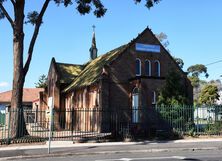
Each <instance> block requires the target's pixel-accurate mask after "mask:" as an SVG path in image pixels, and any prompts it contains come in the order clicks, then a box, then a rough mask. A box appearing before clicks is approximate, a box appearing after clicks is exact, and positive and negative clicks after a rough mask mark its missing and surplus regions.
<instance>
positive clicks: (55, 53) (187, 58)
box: [0, 0, 222, 92]
mask: <svg viewBox="0 0 222 161" xmlns="http://www.w3.org/2000/svg"><path fill="white" fill-rule="evenodd" d="M103 1H104V5H105V6H106V7H107V8H108V11H107V13H106V15H105V17H103V18H100V19H97V18H95V17H94V16H93V14H89V15H86V16H80V15H79V14H78V13H77V11H76V10H75V5H73V6H71V7H68V8H64V7H62V6H60V7H57V6H56V5H54V4H53V3H51V5H50V6H49V8H48V10H47V12H46V15H45V17H44V23H43V25H42V26H41V29H40V34H39V37H38V39H37V43H36V46H35V50H34V55H33V61H32V63H31V67H30V70H29V72H28V75H27V77H26V83H25V87H34V83H35V82H37V81H38V77H39V76H40V75H42V74H47V72H48V69H49V64H50V61H51V58H52V57H55V58H56V60H57V61H58V62H65V63H73V64H82V63H85V62H87V61H88V60H89V48H90V44H91V38H92V25H93V24H95V25H96V40H97V47H98V50H99V55H100V54H103V53H105V52H107V51H109V50H111V49H113V48H115V47H118V46H120V45H122V44H125V43H127V42H129V41H130V40H131V39H133V38H135V37H136V36H137V35H138V33H140V32H142V31H143V30H144V29H145V27H147V26H149V27H150V28H151V29H152V31H153V32H154V33H160V32H164V33H166V34H167V35H168V40H169V42H170V45H169V49H170V51H171V54H172V55H174V56H176V57H180V58H182V59H183V60H184V62H185V66H184V70H186V69H187V67H189V66H190V65H193V64H209V63H212V62H215V61H218V60H222V45H221V38H222V21H221V17H222V10H221V7H222V1H221V0H214V1H213V2H210V1H203V0H195V1H194V0H180V1H179V0H162V2H161V3H159V4H158V5H156V6H155V7H154V8H152V9H151V10H148V9H147V8H145V7H144V3H141V4H139V5H135V4H134V2H133V0H121V1H120V0H112V1H110V0H103ZM9 3H10V2H9V1H8V2H6V8H7V9H8V10H9V12H10V10H11V6H10V5H9ZM41 3H42V0H41V1H40V0H38V1H36V0H29V1H28V2H27V6H26V11H30V10H33V6H35V8H34V10H38V9H39V8H40V6H41ZM10 14H11V15H12V13H11V12H10ZM32 31H33V27H32V26H31V25H25V32H26V35H25V36H26V37H25V38H26V39H25V53H26V51H27V50H26V49H27V46H28V43H29V40H30V36H31V33H32ZM12 54H13V53H12V30H11V28H10V25H9V23H8V22H7V20H3V21H0V92H1V91H6V90H9V89H11V84H12V61H13V60H12ZM25 56H26V54H25ZM221 67H222V63H217V64H214V65H210V66H208V72H209V74H210V77H209V78H208V79H207V80H211V79H219V78H220V75H221V74H222V71H221Z"/></svg>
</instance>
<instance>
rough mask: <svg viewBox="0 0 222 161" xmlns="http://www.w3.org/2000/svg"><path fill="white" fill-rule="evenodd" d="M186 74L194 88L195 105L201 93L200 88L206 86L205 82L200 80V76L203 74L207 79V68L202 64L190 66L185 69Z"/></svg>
mask: <svg viewBox="0 0 222 161" xmlns="http://www.w3.org/2000/svg"><path fill="white" fill-rule="evenodd" d="M187 72H188V74H189V77H188V78H189V79H190V81H191V84H192V86H193V87H194V89H193V90H194V92H193V93H194V102H195V104H199V103H200V102H199V95H200V92H201V88H202V87H203V86H204V85H205V84H207V82H206V81H204V80H201V79H200V75H201V74H203V75H204V76H205V77H206V78H208V76H209V74H208V72H207V67H206V66H205V65H203V64H196V65H192V66H190V67H188V68H187Z"/></svg>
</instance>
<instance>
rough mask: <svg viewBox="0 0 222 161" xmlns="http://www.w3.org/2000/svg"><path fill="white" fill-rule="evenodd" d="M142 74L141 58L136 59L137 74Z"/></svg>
mask: <svg viewBox="0 0 222 161" xmlns="http://www.w3.org/2000/svg"><path fill="white" fill-rule="evenodd" d="M140 75H141V61H140V59H139V58H137V59H136V76H140Z"/></svg>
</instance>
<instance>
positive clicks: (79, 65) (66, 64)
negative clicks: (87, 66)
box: [56, 62, 83, 66]
mask: <svg viewBox="0 0 222 161" xmlns="http://www.w3.org/2000/svg"><path fill="white" fill-rule="evenodd" d="M56 64H62V65H73V66H74V65H75V66H77V65H78V66H83V65H82V64H72V63H61V62H56Z"/></svg>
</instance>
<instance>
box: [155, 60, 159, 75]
mask: <svg viewBox="0 0 222 161" xmlns="http://www.w3.org/2000/svg"><path fill="white" fill-rule="evenodd" d="M154 76H156V77H160V62H159V60H155V61H154Z"/></svg>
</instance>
